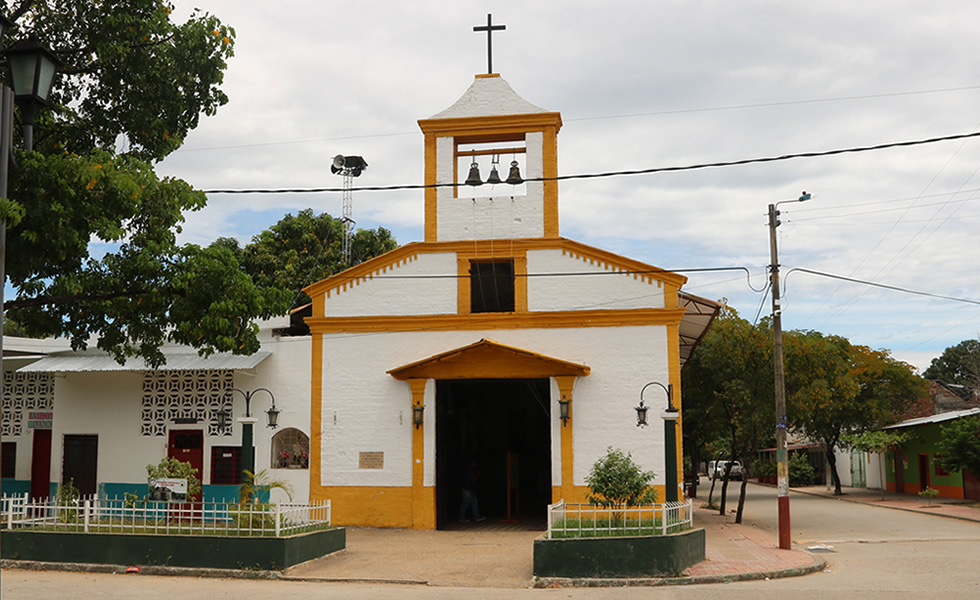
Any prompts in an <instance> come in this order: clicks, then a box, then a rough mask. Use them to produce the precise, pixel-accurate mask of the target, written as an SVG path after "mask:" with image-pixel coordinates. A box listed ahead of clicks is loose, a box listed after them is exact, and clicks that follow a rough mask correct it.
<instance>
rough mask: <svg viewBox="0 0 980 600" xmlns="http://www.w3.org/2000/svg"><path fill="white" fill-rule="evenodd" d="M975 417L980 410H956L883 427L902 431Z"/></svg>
mask: <svg viewBox="0 0 980 600" xmlns="http://www.w3.org/2000/svg"><path fill="white" fill-rule="evenodd" d="M973 415H980V408H968V409H966V410H954V411H952V412H946V413H939V414H938V415H931V416H928V417H918V418H915V419H908V420H906V421H902V422H901V423H895V424H894V425H889V426H887V427H882V429H902V428H905V427H917V426H919V425H929V424H931V423H942V422H945V421H952V420H954V419H960V418H962V417H971V416H973Z"/></svg>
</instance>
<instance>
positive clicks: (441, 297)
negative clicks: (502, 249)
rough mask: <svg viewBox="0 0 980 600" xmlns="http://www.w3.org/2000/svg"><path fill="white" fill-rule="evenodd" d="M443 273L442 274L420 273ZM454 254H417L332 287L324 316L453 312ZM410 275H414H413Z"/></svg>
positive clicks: (454, 284) (454, 295)
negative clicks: (343, 285) (371, 274)
mask: <svg viewBox="0 0 980 600" xmlns="http://www.w3.org/2000/svg"><path fill="white" fill-rule="evenodd" d="M433 274H436V275H444V276H446V277H443V278H433V277H421V276H424V275H433ZM455 275H456V255H455V254H454V253H451V252H443V253H432V254H419V255H418V257H417V258H415V259H414V260H411V261H408V262H405V263H402V264H400V265H396V266H394V267H392V268H390V269H388V270H387V271H385V272H384V273H379V274H377V276H375V277H372V278H368V279H363V280H360V281H358V282H357V283H356V284H352V285H350V286H348V287H347V289H346V290H334V291H332V292H331V294H330V297H329V298H327V299H326V304H325V310H326V316H328V317H348V316H359V315H381V316H384V315H389V316H390V315H437V314H448V313H455V312H456V310H457V307H456V278H455V277H454V276H455ZM413 277H418V278H417V279H413Z"/></svg>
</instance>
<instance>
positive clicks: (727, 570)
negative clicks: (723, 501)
mask: <svg viewBox="0 0 980 600" xmlns="http://www.w3.org/2000/svg"><path fill="white" fill-rule="evenodd" d="M730 521H731V516H728V515H726V516H721V515H719V514H718V511H714V510H708V509H704V508H696V509H695V512H694V526H695V527H704V531H705V548H704V553H705V560H704V561H702V562H700V563H698V564H696V565H694V566H693V567H691V568H689V569H687V571H685V574H686V575H688V576H691V577H698V576H727V575H732V576H734V575H747V574H751V573H769V572H773V573H775V572H777V571H782V570H786V569H794V568H803V567H808V566H811V565H813V564H814V562H815V560H817V559H815V558H814V557H813V556H812V555H810V554H809V553H807V552H804V551H802V550H780V549H779V544H778V540H777V539H776V538H775V537H774V536H773V535H771V534H769V533H766V532H764V531H761V530H759V529H756V528H755V527H752V526H750V525H744V524H736V523H732V522H730Z"/></svg>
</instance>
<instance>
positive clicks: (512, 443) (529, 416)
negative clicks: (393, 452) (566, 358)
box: [436, 379, 551, 529]
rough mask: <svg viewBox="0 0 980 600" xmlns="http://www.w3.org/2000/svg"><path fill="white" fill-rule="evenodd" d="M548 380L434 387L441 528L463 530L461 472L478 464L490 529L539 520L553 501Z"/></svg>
mask: <svg viewBox="0 0 980 600" xmlns="http://www.w3.org/2000/svg"><path fill="white" fill-rule="evenodd" d="M550 389H551V388H550V382H549V380H548V379H464V380H452V381H439V382H437V383H436V513H437V528H439V529H446V528H449V527H455V526H458V520H459V508H460V503H461V501H462V493H461V484H462V478H463V472H464V470H465V468H466V465H467V464H468V462H469V461H470V460H475V461H476V464H477V468H478V470H479V473H480V477H479V482H478V485H477V498H478V499H479V506H480V513H481V514H482V516H484V517H487V518H488V522H489V523H500V522H504V521H521V522H528V521H532V522H538V521H539V522H540V523H541V525H542V526H543V524H544V516H545V511H546V508H547V506H548V504H549V503H550V502H551V402H550V397H551V394H550Z"/></svg>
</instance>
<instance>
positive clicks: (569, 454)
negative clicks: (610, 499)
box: [555, 375, 575, 501]
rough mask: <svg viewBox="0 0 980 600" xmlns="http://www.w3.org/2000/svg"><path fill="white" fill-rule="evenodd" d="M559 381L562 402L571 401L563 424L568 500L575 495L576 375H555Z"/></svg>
mask: <svg viewBox="0 0 980 600" xmlns="http://www.w3.org/2000/svg"><path fill="white" fill-rule="evenodd" d="M555 382H556V383H558V392H559V394H560V395H561V399H562V402H565V401H567V402H569V405H568V422H567V423H563V424H562V425H561V497H562V498H565V499H566V501H568V500H569V499H571V498H573V497H574V489H575V480H574V479H573V478H574V475H575V471H574V469H573V465H574V459H575V449H574V447H573V441H574V440H573V438H572V428H573V427H574V426H575V418H574V415H573V413H574V410H575V404H574V403H573V402H572V388H573V387H575V377H574V376H569V375H563V376H559V377H555Z"/></svg>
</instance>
